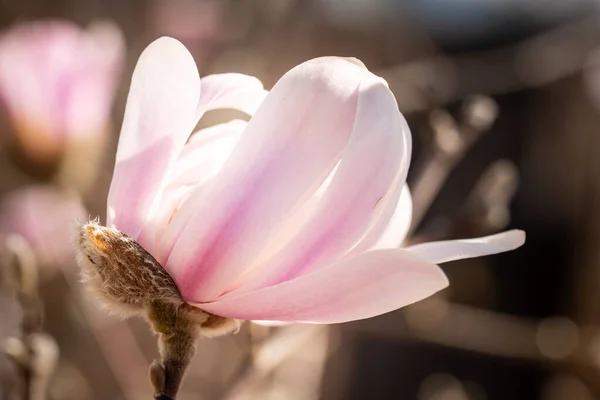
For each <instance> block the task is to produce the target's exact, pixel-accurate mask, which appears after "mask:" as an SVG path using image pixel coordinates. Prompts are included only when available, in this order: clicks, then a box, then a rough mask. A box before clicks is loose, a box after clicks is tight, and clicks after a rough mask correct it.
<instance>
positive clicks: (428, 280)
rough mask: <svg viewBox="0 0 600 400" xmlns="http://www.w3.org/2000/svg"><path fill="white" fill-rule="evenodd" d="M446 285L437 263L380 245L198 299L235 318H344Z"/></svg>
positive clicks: (329, 320) (331, 320)
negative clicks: (283, 278) (255, 286)
mask: <svg viewBox="0 0 600 400" xmlns="http://www.w3.org/2000/svg"><path fill="white" fill-rule="evenodd" d="M447 285H448V280H447V278H446V276H445V275H444V273H443V272H442V271H441V270H440V269H439V268H438V267H437V266H436V265H434V264H430V263H428V262H425V261H421V260H419V259H417V258H415V257H413V256H412V255H411V254H410V253H409V252H406V251H404V250H401V249H396V250H377V251H373V252H368V253H363V254H360V255H358V256H354V257H351V258H348V259H345V260H343V261H340V262H338V263H336V264H334V265H331V266H329V267H326V268H323V269H320V270H318V271H315V272H312V273H310V274H308V275H304V276H302V277H299V278H296V279H293V280H291V281H287V282H283V283H280V284H278V285H275V286H270V287H267V288H263V289H260V290H256V291H252V292H248V293H244V294H241V295H237V296H233V297H226V298H224V299H222V300H219V301H215V302H212V303H203V304H202V303H197V304H193V305H195V306H197V307H198V308H201V309H203V310H206V311H208V312H211V313H213V314H216V315H221V316H224V317H230V318H239V319H247V320H276V321H284V322H285V321H296V322H313V323H339V322H347V321H353V320H358V319H364V318H370V317H374V316H377V315H380V314H384V313H387V312H390V311H393V310H396V309H398V308H401V307H404V306H407V305H409V304H412V303H414V302H417V301H419V300H422V299H424V298H426V297H429V296H431V295H432V294H434V293H436V292H437V291H439V290H441V289H443V288H445V287H446V286H447Z"/></svg>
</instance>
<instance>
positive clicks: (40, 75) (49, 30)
mask: <svg viewBox="0 0 600 400" xmlns="http://www.w3.org/2000/svg"><path fill="white" fill-rule="evenodd" d="M124 50H125V47H124V41H123V37H122V35H121V33H120V31H119V30H118V28H117V27H116V26H114V25H113V24H112V23H109V22H98V23H95V24H92V25H90V27H89V28H88V29H85V30H84V29H82V28H80V27H78V26H76V25H74V24H72V23H70V22H67V21H60V20H49V21H36V22H28V23H23V24H20V25H17V26H15V27H13V28H12V29H10V30H8V31H6V32H5V33H3V34H2V36H0V99H1V101H2V103H3V105H4V107H5V108H6V111H7V112H8V115H9V117H10V119H11V121H12V122H13V125H14V128H15V134H16V137H17V139H18V142H19V144H20V145H21V147H22V148H23V150H24V151H25V152H26V154H27V155H28V156H30V157H32V158H34V159H42V160H47V159H52V158H55V157H56V155H57V153H60V152H61V151H62V150H63V148H64V146H65V145H66V143H67V142H68V141H69V140H72V139H81V138H86V137H90V136H94V135H98V134H101V133H103V132H104V131H105V130H106V127H107V124H108V123H109V117H110V111H111V107H112V102H113V98H114V95H115V91H116V88H117V85H118V82H119V77H120V74H121V69H122V65H123V61H124Z"/></svg>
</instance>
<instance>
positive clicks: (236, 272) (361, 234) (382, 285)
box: [107, 38, 524, 323]
mask: <svg viewBox="0 0 600 400" xmlns="http://www.w3.org/2000/svg"><path fill="white" fill-rule="evenodd" d="M221 108H231V109H237V110H241V111H243V112H245V113H247V114H249V115H250V116H251V119H250V121H249V122H244V121H240V120H238V121H232V122H229V123H225V124H222V125H217V126H214V127H211V128H207V129H203V130H200V131H199V132H197V133H195V134H194V136H192V137H191V139H189V140H188V138H189V136H190V133H191V132H192V130H193V129H194V127H195V126H196V123H197V122H198V119H199V118H200V117H201V116H202V115H203V113H204V112H205V111H207V110H213V109H221ZM410 155H411V136H410V130H409V128H408V125H407V124H406V121H405V120H404V118H403V116H402V114H401V113H400V112H399V110H398V106H397V104H396V100H395V98H394V96H393V95H392V93H391V91H390V90H389V88H388V86H387V84H386V82H385V81H383V80H382V79H381V78H379V77H377V76H376V75H374V74H373V73H371V72H369V70H368V69H367V68H366V67H365V66H364V65H363V64H362V63H360V62H359V61H357V60H354V59H345V58H339V57H325V58H317V59H314V60H310V61H307V62H305V63H302V64H300V65H299V66H297V67H295V68H293V69H292V70H291V71H289V72H288V73H286V74H285V75H284V76H283V77H282V78H281V79H280V80H279V82H278V83H277V84H276V85H275V86H274V87H273V89H272V90H271V91H270V92H266V91H265V90H264V89H263V87H262V84H261V83H260V81H258V80H257V79H256V78H253V77H250V76H245V75H240V74H219V75H210V76H207V77H205V78H202V79H200V77H199V75H198V71H197V68H196V65H195V63H194V60H193V58H192V57H191V55H190V54H189V53H188V51H187V50H186V49H185V47H184V46H183V45H181V43H179V42H178V41H176V40H174V39H170V38H161V39H159V40H157V41H155V42H154V43H152V44H151V45H150V46H149V47H148V48H147V49H146V50H145V51H144V53H143V54H142V55H141V57H140V59H139V61H138V64H137V67H136V69H135V72H134V74H133V78H132V82H131V89H130V92H129V97H128V100H127V108H126V111H125V119H124V122H123V128H122V130H121V136H120V140H119V147H118V150H117V156H116V165H115V170H114V175H113V180H112V184H111V188H110V193H109V196H108V221H107V225H108V226H109V227H111V228H112V227H114V228H116V229H118V230H119V231H121V232H123V233H125V234H127V235H128V236H129V237H131V238H133V239H135V240H136V241H137V242H138V243H139V244H141V245H142V246H143V247H144V248H145V249H146V250H147V251H148V252H149V253H150V254H152V256H153V257H154V258H155V259H156V261H158V262H159V263H160V264H161V265H162V266H163V267H164V268H165V269H166V271H167V272H168V273H169V274H170V276H171V277H172V279H173V281H174V282H175V284H176V285H177V288H178V290H179V292H180V294H181V296H182V297H183V299H184V300H185V301H187V302H188V303H189V304H191V305H194V306H196V307H198V308H200V309H202V310H205V311H207V312H209V313H212V314H216V315H220V316H223V317H227V318H235V319H251V320H265V321H283V322H314V323H336V322H345V321H351V320H356V319H362V318H368V317H372V316H376V315H379V314H382V313H386V312H389V311H392V310H395V309H398V308H400V307H403V306H406V305H408V304H411V303H414V302H416V301H419V300H421V299H423V298H426V297H428V296H430V295H432V294H434V293H436V292H437V291H439V290H441V289H443V288H445V287H446V286H447V285H448V280H447V278H446V276H445V275H444V274H443V272H442V271H441V270H440V268H439V267H438V266H437V265H436V264H438V263H441V262H446V261H450V260H455V259H460V258H468V257H477V256H483V255H486V254H493V253H498V252H503V251H508V250H512V249H514V248H517V247H519V246H521V245H522V244H523V242H524V233H523V232H521V231H509V232H506V233H503V234H499V235H495V236H490V237H485V238H480V239H473V240H462V241H449V242H436V243H427V244H421V245H418V246H413V247H409V248H399V246H400V245H401V243H402V242H403V240H404V236H405V235H406V232H407V229H408V226H409V225H410V220H411V212H412V207H411V198H410V193H409V191H408V189H407V188H406V185H405V179H406V175H407V171H408V166H409V163H410Z"/></svg>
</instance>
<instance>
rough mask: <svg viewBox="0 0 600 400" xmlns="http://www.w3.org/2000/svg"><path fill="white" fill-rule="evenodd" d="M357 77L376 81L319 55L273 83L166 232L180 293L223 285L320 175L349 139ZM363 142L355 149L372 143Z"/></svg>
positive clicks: (200, 296) (207, 295) (200, 295)
mask: <svg viewBox="0 0 600 400" xmlns="http://www.w3.org/2000/svg"><path fill="white" fill-rule="evenodd" d="M366 83H370V84H371V85H372V87H373V89H374V90H376V88H377V87H378V86H381V87H384V86H383V85H382V84H381V83H380V82H379V80H378V79H377V78H376V77H375V76H374V75H372V74H370V73H369V72H368V71H366V70H365V69H363V68H361V67H358V66H356V65H354V64H352V63H349V62H348V61H346V60H344V59H339V58H322V59H316V60H312V61H309V62H306V63H304V64H301V65H300V66H298V67H296V68H294V69H293V70H291V71H290V72H288V73H287V74H286V75H285V76H284V77H283V78H282V79H281V80H280V81H279V82H278V83H277V84H276V85H275V87H274V88H273V90H271V92H270V94H269V95H268V96H267V98H266V99H265V101H264V102H263V104H262V106H261V107H260V109H259V110H258V111H257V113H256V115H255V116H254V117H253V118H252V119H251V120H250V122H249V124H248V127H247V128H246V131H245V132H244V134H243V135H242V137H241V139H240V142H239V143H238V146H237V147H236V149H235V150H234V153H233V154H232V156H231V157H230V159H229V160H228V162H227V163H226V165H225V166H224V167H223V170H222V171H221V172H220V174H219V176H218V179H216V180H215V183H214V185H212V186H211V188H210V191H209V193H204V192H201V193H198V194H194V195H192V196H191V197H190V198H189V199H188V201H186V203H185V204H184V205H183V207H182V209H181V211H180V212H179V213H178V214H177V215H176V217H175V219H174V220H173V222H172V224H171V225H170V226H169V228H168V230H169V231H170V232H168V233H167V235H165V239H166V240H165V241H164V242H165V245H166V246H170V243H174V242H175V240H177V242H176V244H175V246H174V247H173V250H172V252H171V254H170V257H169V260H168V262H167V265H166V268H167V270H168V271H169V273H171V275H172V276H173V277H174V279H175V282H176V283H177V284H178V287H179V289H180V291H181V292H182V294H183V296H184V298H188V299H194V300H199V301H200V300H212V299H214V298H215V297H216V296H218V295H219V294H221V293H222V292H223V291H225V290H226V289H227V285H228V283H230V282H231V280H232V279H233V278H235V277H236V276H238V275H239V274H240V273H241V272H242V271H243V270H245V269H246V268H248V267H250V266H251V264H252V261H253V259H255V258H256V257H257V256H258V254H259V253H260V252H261V251H262V250H263V249H264V248H265V247H266V246H267V245H268V243H269V240H270V239H271V238H272V237H273V236H274V235H275V234H276V233H277V229H278V228H279V226H281V223H282V221H285V220H286V219H287V218H288V217H289V216H290V215H292V214H294V212H295V211H296V210H297V209H299V208H300V207H301V206H302V204H303V203H304V202H305V201H306V200H307V199H308V198H310V196H311V195H312V194H313V193H314V192H315V190H316V189H317V188H318V187H319V186H320V185H321V184H322V183H323V181H324V180H325V179H326V178H327V176H328V175H329V174H330V172H331V171H332V169H333V168H334V166H335V165H336V163H337V162H338V161H339V158H340V156H341V154H342V152H343V151H344V148H345V147H346V146H347V145H348V142H349V140H350V136H351V134H352V130H353V122H354V116H355V113H356V107H357V102H358V98H359V97H360V96H361V94H360V91H361V90H362V89H359V87H360V86H361V85H363V84H366ZM365 89H366V88H365ZM373 100H375V99H373ZM396 112H397V109H396ZM373 136H374V137H375V138H377V135H373ZM353 141H354V142H358V141H359V139H358V138H357V139H353V140H352V141H351V142H353ZM364 142H365V145H364V146H363V147H362V148H363V149H364V153H366V154H368V153H369V152H370V151H373V152H376V151H377V149H375V148H373V144H372V140H371V141H370V140H367V139H365V140H364ZM352 146H353V147H358V146H360V144H359V143H354V144H353V145H352ZM366 154H365V155H366ZM307 160H310V162H307ZM342 163H348V162H344V161H342ZM365 164H367V162H366V161H365ZM371 168H373V167H371ZM365 169H366V170H367V171H370V168H365ZM363 174H364V173H363ZM351 178H352V177H350V176H348V177H347V179H351ZM188 205H189V206H188ZM371 206H372V205H371ZM167 251H168V247H167Z"/></svg>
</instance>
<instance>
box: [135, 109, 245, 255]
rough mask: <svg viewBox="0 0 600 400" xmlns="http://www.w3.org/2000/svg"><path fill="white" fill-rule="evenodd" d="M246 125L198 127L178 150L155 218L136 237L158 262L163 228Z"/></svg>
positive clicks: (209, 175)
mask: <svg viewBox="0 0 600 400" xmlns="http://www.w3.org/2000/svg"><path fill="white" fill-rule="evenodd" d="M247 124H248V123H247V122H246V121H242V120H233V121H230V122H227V123H223V124H218V125H215V126H211V127H210V128H205V129H201V130H200V131H198V132H196V133H194V135H192V137H191V138H190V140H189V141H188V143H187V144H186V145H185V147H184V148H183V150H182V151H181V154H180V156H179V158H178V159H177V160H176V161H175V164H174V166H173V167H172V169H171V171H170V172H169V178H168V183H167V184H166V185H165V187H164V188H163V190H162V199H161V200H160V206H159V207H158V209H157V212H156V214H155V215H154V217H153V218H152V219H151V220H149V221H147V223H146V224H145V225H144V228H143V229H142V231H141V233H140V235H139V238H138V240H139V241H140V242H143V243H146V245H147V246H149V247H150V248H153V249H155V250H154V251H153V256H154V257H155V258H156V260H157V261H158V262H159V263H161V264H163V265H164V262H165V261H166V260H165V258H164V256H163V254H162V253H161V252H160V248H159V246H158V243H159V241H160V240H161V238H162V234H163V233H164V230H165V227H166V226H167V225H168V224H169V223H170V222H171V221H172V219H173V218H174V216H175V214H176V213H177V212H178V211H179V209H180V207H181V205H182V204H183V202H184V200H185V199H186V198H187V197H188V196H189V194H190V193H191V192H192V191H193V190H195V189H196V188H200V187H203V185H205V184H207V183H208V182H210V180H211V179H212V178H214V176H215V175H216V174H217V173H218V172H219V171H220V170H221V168H222V167H223V164H224V163H225V161H227V159H228V158H229V156H230V155H231V152H232V151H233V149H234V147H235V144H236V143H237V142H238V140H239V137H240V135H241V134H242V133H243V131H244V129H246V125H247ZM203 190H204V189H203ZM150 243H152V244H151V245H149V244H150Z"/></svg>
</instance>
